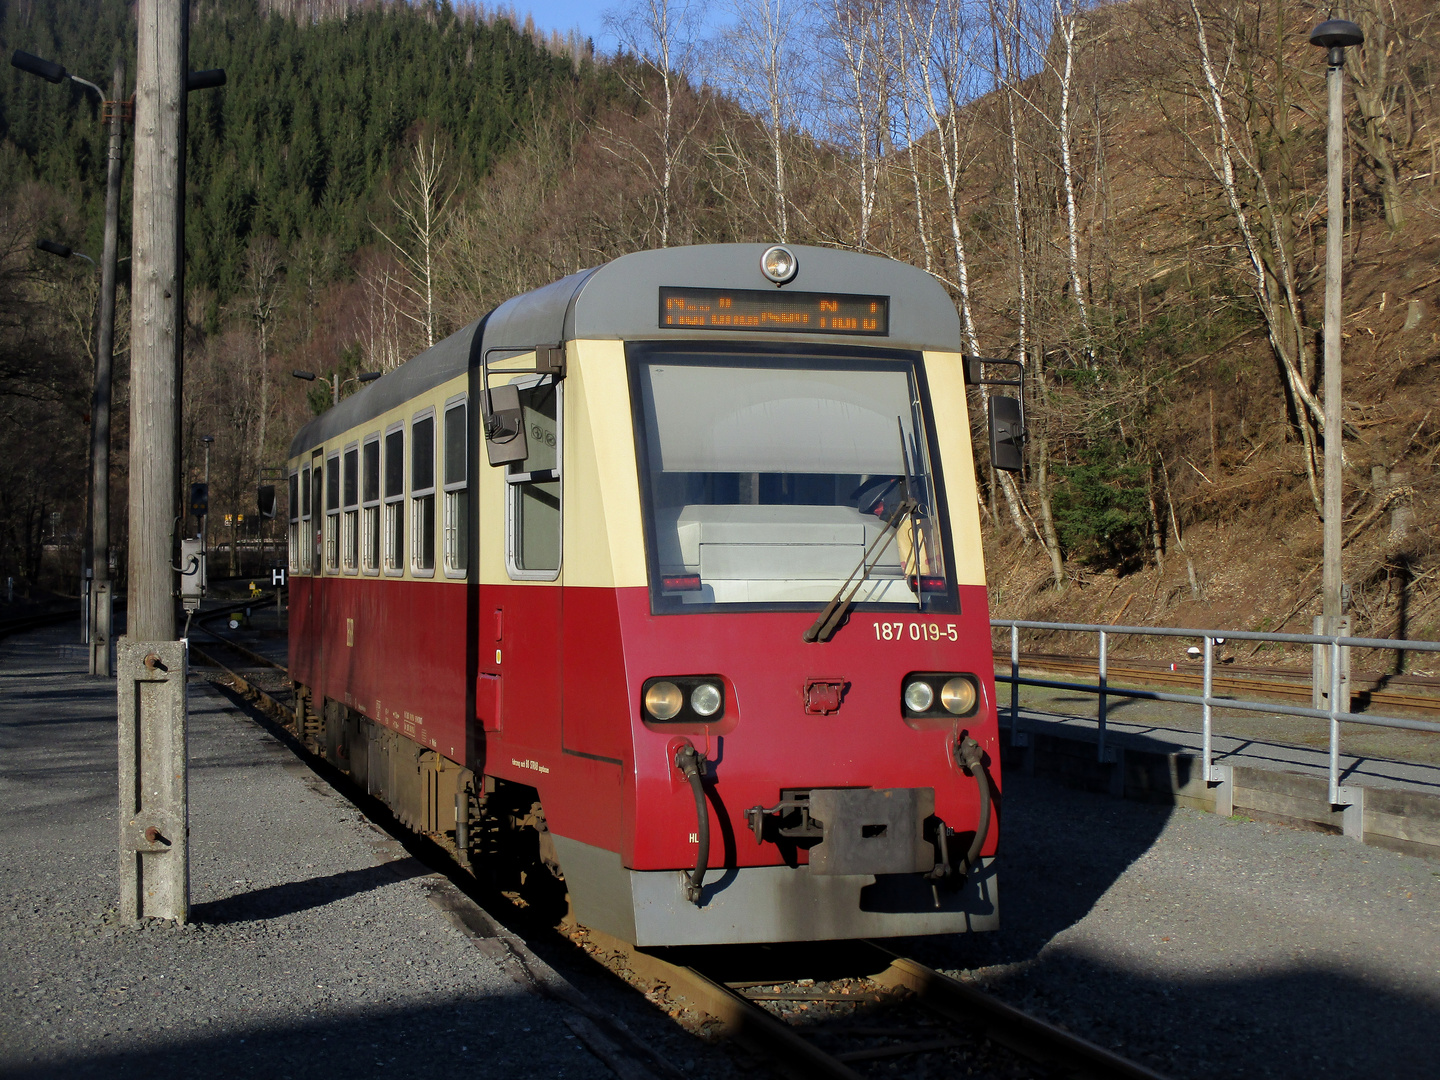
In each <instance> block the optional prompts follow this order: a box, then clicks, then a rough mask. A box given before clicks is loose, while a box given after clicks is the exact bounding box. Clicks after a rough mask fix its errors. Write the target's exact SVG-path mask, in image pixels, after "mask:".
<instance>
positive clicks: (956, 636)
mask: <svg viewBox="0 0 1440 1080" xmlns="http://www.w3.org/2000/svg"><path fill="white" fill-rule="evenodd" d="M875 640H876V641H959V640H960V631H959V629H958V628H957V627H956V625H955V624H954V623H953V622H951V623H933V622H880V621H879V620H876V622H875Z"/></svg>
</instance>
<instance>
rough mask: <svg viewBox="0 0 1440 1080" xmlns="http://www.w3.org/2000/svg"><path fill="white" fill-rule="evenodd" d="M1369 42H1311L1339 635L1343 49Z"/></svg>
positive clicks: (1344, 29) (1322, 38)
mask: <svg viewBox="0 0 1440 1080" xmlns="http://www.w3.org/2000/svg"><path fill="white" fill-rule="evenodd" d="M1364 40H1365V35H1364V34H1363V33H1362V32H1361V30H1360V27H1358V26H1356V25H1355V24H1354V23H1353V22H1347V21H1345V20H1344V19H1329V20H1327V21H1326V22H1322V23H1321V24H1320V25H1319V26H1317V27H1315V29H1314V30H1312V31H1310V43H1311V44H1312V45H1318V46H1319V47H1320V48H1322V49H1325V50H1326V59H1327V60H1328V61H1329V70H1328V71H1327V72H1326V76H1325V80H1326V83H1327V84H1328V89H1329V92H1330V117H1329V130H1328V131H1327V134H1326V140H1325V176H1326V188H1327V196H1328V199H1327V216H1326V223H1325V491H1324V502H1325V543H1324V554H1323V560H1324V565H1323V567H1322V570H1323V574H1322V577H1321V594H1322V595H1321V608H1320V610H1321V616H1322V618H1323V620H1324V627H1325V633H1327V634H1334V633H1338V632H1339V628H1340V619H1341V616H1343V615H1344V598H1343V597H1342V595H1341V588H1342V580H1343V579H1342V577H1341V571H1340V546H1341V542H1342V540H1341V524H1342V514H1343V510H1342V507H1341V494H1342V492H1341V462H1342V456H1341V440H1342V438H1343V428H1344V423H1345V420H1344V414H1343V410H1342V408H1341V396H1340V395H1341V389H1340V332H1341V318H1342V311H1341V295H1340V291H1341V289H1340V286H1341V281H1340V273H1341V268H1340V256H1341V246H1340V245H1341V242H1342V240H1343V239H1344V232H1345V230H1344V204H1343V202H1342V200H1341V193H1340V177H1341V173H1342V172H1343V170H1344V161H1343V157H1344V150H1345V127H1344V124H1345V118H1344V110H1343V104H1342V101H1343V94H1344V79H1345V50H1346V49H1347V48H1350V47H1351V46H1354V45H1359V44H1361V43H1363V42H1364Z"/></svg>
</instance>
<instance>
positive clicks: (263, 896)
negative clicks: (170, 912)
mask: <svg viewBox="0 0 1440 1080" xmlns="http://www.w3.org/2000/svg"><path fill="white" fill-rule="evenodd" d="M428 873H430V871H429V870H427V869H426V868H425V867H424V866H422V865H421V864H420V863H418V862H416V861H415V860H414V859H399V860H396V861H394V862H388V863H381V864H380V865H378V866H367V867H364V868H363V869H360V870H346V871H343V872H342V873H339V874H327V875H325V876H324V877H316V878H309V879H308V880H306V881H287V882H286V883H285V884H283V885H271V886H270V887H269V888H265V889H256V890H254V891H253V892H247V893H240V894H239V895H237V896H227V897H226V898H225V899H224V900H212V901H210V902H209V903H205V904H196V905H195V906H194V907H193V908H192V909H191V919H192V920H193V921H195V922H200V923H209V924H210V925H212V926H223V925H225V924H226V923H238V922H255V921H258V920H261V919H279V918H283V917H285V916H286V915H294V914H296V913H297V912H301V911H309V910H310V909H311V908H318V907H324V906H325V905H326V904H330V903H334V902H335V901H336V900H343V899H344V898H345V897H347V896H355V895H356V894H358V893H363V892H369V891H370V890H371V889H378V888H380V887H381V886H384V885H392V884H394V883H395V882H397V881H404V880H406V879H408V878H416V877H424V876H425V875H426V874H428Z"/></svg>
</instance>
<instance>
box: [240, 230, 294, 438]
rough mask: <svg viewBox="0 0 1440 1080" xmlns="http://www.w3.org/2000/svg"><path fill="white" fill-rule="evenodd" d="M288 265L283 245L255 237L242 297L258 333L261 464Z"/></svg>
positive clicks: (257, 420) (257, 424)
mask: <svg viewBox="0 0 1440 1080" xmlns="http://www.w3.org/2000/svg"><path fill="white" fill-rule="evenodd" d="M284 273H285V265H284V263H283V262H282V260H281V255H280V245H279V243H277V242H276V240H275V238H274V237H273V236H263V235H261V236H252V237H251V238H250V245H249V247H248V248H247V249H246V251H245V266H244V277H243V279H242V283H241V288H242V290H243V291H242V293H241V296H242V298H243V303H244V311H245V317H246V318H247V319H248V320H249V321H250V323H251V325H252V326H253V327H254V330H255V360H256V363H255V368H256V370H255V386H256V391H257V394H258V400H257V402H256V418H255V451H256V455H257V460H260V461H264V460H265V440H266V438H267V437H268V435H269V430H268V428H269V420H270V333H271V327H272V324H273V323H274V321H275V317H276V315H277V314H278V311H279V306H280V287H281V285H282V284H283V282H284Z"/></svg>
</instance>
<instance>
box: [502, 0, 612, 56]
mask: <svg viewBox="0 0 1440 1080" xmlns="http://www.w3.org/2000/svg"><path fill="white" fill-rule="evenodd" d="M512 2H514V0H512ZM514 6H515V9H516V10H517V11H518V12H519V13H520V18H521V19H522V20H523V19H524V18H525V13H526V12H527V11H528V12H529V13H530V14H531V15H533V16H534V17H535V26H536V28H538V29H540V30H544V31H547V32H548V31H550V30H559V31H560V32H561V33H562V34H563V33H565V32H566V31H567V30H571V29H578V30H579V31H580V33H581V34H583V35H584V36H586V37H589V38H593V39H594V40H595V50H596V51H597V52H600V53H610V52H614V51H615V39H614V38H613V37H611V36H610V35H609V34H607V33H606V32H605V12H606V11H607V10H609V9H610V8H612V7H617V6H619V5H617V4H613V3H606V2H604V0H600V2H598V3H597V2H591V3H584V2H582V0H534V2H532V3H529V4H525V3H520V2H515V3H514Z"/></svg>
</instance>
